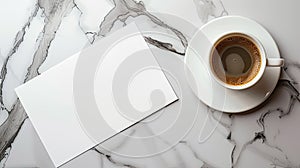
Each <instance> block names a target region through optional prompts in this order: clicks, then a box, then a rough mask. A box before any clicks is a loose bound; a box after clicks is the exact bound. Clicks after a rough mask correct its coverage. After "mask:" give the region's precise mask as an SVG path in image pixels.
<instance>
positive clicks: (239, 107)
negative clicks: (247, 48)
mask: <svg viewBox="0 0 300 168" xmlns="http://www.w3.org/2000/svg"><path fill="white" fill-rule="evenodd" d="M227 32H248V33H250V34H252V35H254V36H256V37H257V39H258V40H259V41H260V42H261V43H262V45H263V46H264V48H265V52H266V55H267V58H279V57H280V54H279V50H278V48H277V46H276V43H275V41H274V40H273V38H272V37H271V35H270V34H269V33H268V32H267V30H265V29H264V28H263V27H262V26H261V25H259V24H258V23H257V22H255V21H253V20H250V19H248V18H244V17H240V16H225V17H221V18H217V19H214V20H212V21H210V22H208V23H207V24H205V25H204V26H202V27H201V28H200V29H199V31H198V32H197V33H196V34H195V35H194V37H193V38H192V39H191V41H190V43H189V47H188V48H187V50H186V54H185V64H186V76H187V79H188V82H189V84H190V86H191V88H192V90H193V92H194V93H195V94H196V96H197V97H198V98H199V99H200V100H201V101H202V102H204V103H205V104H207V105H208V106H210V107H212V108H214V109H216V110H219V111H223V112H227V113H240V112H245V111H248V110H250V109H253V108H255V107H257V106H258V105H259V104H261V103H262V102H264V101H265V100H266V99H267V98H268V97H269V96H270V94H271V93H272V91H273V90H274V88H275V87H276V84H277V82H278V79H279V76H280V67H266V70H265V72H264V74H263V76H262V78H261V79H260V81H259V82H258V83H257V84H255V85H254V86H252V87H251V88H248V89H245V90H239V91H237V90H231V89H227V88H224V87H223V86H221V85H220V84H218V83H217V81H215V80H214V79H213V77H212V76H211V75H210V71H209V69H208V68H209V58H208V57H209V49H210V47H211V46H212V44H213V43H214V42H215V41H216V40H217V39H218V38H219V37H220V36H222V35H223V34H224V33H227Z"/></svg>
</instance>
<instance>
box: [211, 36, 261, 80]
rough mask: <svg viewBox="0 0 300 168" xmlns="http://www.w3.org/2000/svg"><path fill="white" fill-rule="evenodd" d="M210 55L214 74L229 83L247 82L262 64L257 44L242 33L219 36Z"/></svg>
mask: <svg viewBox="0 0 300 168" xmlns="http://www.w3.org/2000/svg"><path fill="white" fill-rule="evenodd" d="M210 56H211V60H210V62H211V67H212V69H213V71H214V73H215V75H216V76H217V77H218V78H219V79H220V80H221V81H223V82H225V83H227V84H229V85H244V84H247V83H248V82H250V81H251V80H252V79H254V78H255V76H256V75H257V74H258V72H259V70H260V67H261V64H262V63H261V52H260V49H259V47H258V45H257V44H256V42H254V41H253V40H252V38H251V37H249V36H247V35H245V34H242V33H231V34H227V35H225V36H223V37H221V38H220V39H219V40H218V41H217V42H216V43H215V45H214V46H213V49H212V51H211V55H210Z"/></svg>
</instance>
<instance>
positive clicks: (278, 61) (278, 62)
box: [267, 58, 284, 67]
mask: <svg viewBox="0 0 300 168" xmlns="http://www.w3.org/2000/svg"><path fill="white" fill-rule="evenodd" d="M283 65H284V59H282V58H268V59H267V66H269V67H283Z"/></svg>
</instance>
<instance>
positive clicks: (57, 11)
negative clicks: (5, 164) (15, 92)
mask: <svg viewBox="0 0 300 168" xmlns="http://www.w3.org/2000/svg"><path fill="white" fill-rule="evenodd" d="M73 7H74V5H73V3H72V1H42V0H41V1H39V2H38V3H37V5H36V8H35V9H34V12H33V13H32V15H31V16H30V17H29V19H28V22H26V23H25V25H24V26H23V28H22V29H21V30H20V31H19V32H18V33H17V35H16V38H15V39H16V40H15V44H14V46H13V48H12V50H11V52H10V54H9V55H8V57H7V61H5V63H4V65H3V67H2V71H1V78H2V81H1V88H0V89H1V90H2V89H3V84H4V82H5V76H6V73H7V71H6V69H7V67H6V66H7V63H8V62H9V58H10V57H12V56H13V54H14V53H15V52H16V51H17V49H18V47H19V46H20V45H21V44H22V41H23V37H24V35H25V33H26V31H25V30H26V28H28V27H29V25H30V22H31V21H32V18H33V17H35V16H36V13H37V11H38V9H39V8H41V9H42V10H43V12H44V14H45V16H46V19H45V26H44V29H43V32H41V36H40V39H39V42H40V44H39V47H38V48H37V50H36V51H35V53H34V59H33V61H32V64H31V65H30V66H29V67H28V69H27V74H26V77H25V80H24V82H27V81H28V80H30V79H32V78H33V77H35V76H37V75H38V74H39V72H38V69H39V67H40V66H41V65H42V63H43V62H44V61H45V59H46V57H47V53H48V49H49V47H50V44H51V41H52V40H53V39H54V37H55V33H56V31H57V29H58V27H59V25H60V22H61V19H62V17H64V15H65V14H66V13H67V12H68V11H69V10H70V9H72V8H73ZM2 95H3V94H2V92H1V101H2ZM1 103H2V102H1ZM26 118H27V115H26V113H25V110H24V108H23V107H22V105H21V103H20V101H19V100H18V99H17V100H16V102H15V103H14V104H13V106H12V109H11V110H9V116H8V118H7V120H6V121H5V122H4V123H3V125H1V127H0V160H2V159H3V158H4V157H5V156H6V154H5V152H6V150H7V149H8V148H10V147H11V144H12V143H13V141H14V139H15V137H16V136H17V134H18V132H19V130H20V128H21V126H22V124H23V123H24V121H25V119H26Z"/></svg>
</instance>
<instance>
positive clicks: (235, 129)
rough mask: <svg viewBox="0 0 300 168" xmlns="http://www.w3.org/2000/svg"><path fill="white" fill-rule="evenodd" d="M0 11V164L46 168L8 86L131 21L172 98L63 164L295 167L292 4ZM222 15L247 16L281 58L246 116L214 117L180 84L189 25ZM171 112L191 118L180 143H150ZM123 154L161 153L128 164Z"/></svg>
mask: <svg viewBox="0 0 300 168" xmlns="http://www.w3.org/2000/svg"><path fill="white" fill-rule="evenodd" d="M0 4H1V6H0V23H1V24H2V26H1V30H0V36H1V39H0V64H1V66H2V67H1V74H0V82H1V83H0V106H1V111H0V159H1V164H0V165H1V166H2V167H53V165H52V163H51V161H50V159H49V157H48V155H47V152H46V151H45V149H44V147H43V145H42V144H41V142H40V140H39V138H38V136H37V134H36V132H35V131H34V129H33V127H32V125H31V123H30V120H29V119H28V118H27V116H26V113H25V111H24V109H23V108H22V105H21V104H20V102H19V100H18V99H17V97H16V95H15V93H14V88H15V87H17V86H19V85H21V84H22V83H24V82H27V81H28V80H30V79H32V78H34V77H35V76H37V75H39V74H40V73H43V72H44V71H45V70H47V69H49V68H50V67H52V66H54V65H56V64H57V63H59V62H61V61H62V60H64V59H66V58H68V57H69V56H71V55H72V54H74V53H76V52H79V51H80V50H81V49H83V48H84V47H85V46H87V45H92V44H93V42H94V41H95V40H98V39H101V38H102V37H105V36H107V35H109V34H110V33H112V32H113V31H114V30H117V29H118V28H120V27H122V26H124V25H126V24H128V23H130V22H132V21H136V22H137V23H138V25H139V26H140V28H141V29H142V30H143V31H144V37H145V40H146V42H147V43H149V46H150V47H151V49H152V50H153V53H154V55H155V57H156V58H157V60H158V62H159V63H160V65H161V66H162V68H163V69H167V70H168V71H169V72H170V75H168V74H166V75H167V77H168V79H169V80H170V82H171V84H172V86H175V88H174V89H175V91H176V92H177V93H180V95H181V97H180V99H181V101H178V102H176V103H174V104H172V105H171V106H168V107H167V108H165V109H164V110H162V111H160V112H158V113H157V114H155V115H154V116H152V119H153V120H151V118H150V119H149V121H147V120H146V121H143V122H140V123H138V124H137V125H135V126H133V127H132V128H129V129H128V130H126V131H125V132H124V133H123V134H119V135H117V136H115V137H113V138H112V139H111V140H109V141H107V142H105V143H104V144H101V145H99V146H98V147H95V148H93V149H91V150H89V151H88V152H86V153H84V154H82V155H80V156H79V157H77V158H75V159H74V160H72V161H70V162H68V163H67V164H65V165H63V166H62V167H65V168H67V167H105V168H111V167H112V168H119V167H129V168H140V167H141V168H150V167H156V168H159V167H161V168H165V167H173V168H174V167H180V168H182V167H186V168H195V167H203V168H206V167H222V168H223V167H242V168H244V167H245V168H248V167H249V168H250V167H270V168H274V167H276V168H280V167H300V145H299V143H298V142H299V141H300V133H299V130H298V128H299V126H300V122H299V121H300V113H299V110H300V97H299V89H300V87H299V81H300V77H299V75H297V74H298V73H299V71H300V61H299V53H298V52H297V51H298V49H299V42H298V39H300V33H299V30H300V22H299V19H298V16H299V15H300V11H299V6H300V1H298V0H290V1H276V2H275V1H271V0H264V1H259V0H252V1H249V0H240V1H230V0H176V1H174V0H163V1H159V0H143V1H137V0H73V1H72V0H38V1H35V0H22V1H17V0H10V1H4V0H1V1H0ZM225 15H241V16H246V17H249V18H252V19H254V20H256V21H257V22H259V23H260V24H262V25H263V26H264V27H265V28H266V29H267V30H268V31H269V32H270V33H271V34H272V36H273V37H274V39H275V40H276V42H277V44H278V46H279V49H280V52H281V56H282V57H283V58H285V59H286V65H285V67H284V68H283V70H282V75H281V79H280V81H279V82H278V85H277V87H276V89H275V91H274V93H273V94H272V95H271V97H270V98H269V100H268V101H267V102H265V103H264V104H263V106H261V107H260V108H258V109H256V110H254V111H253V112H252V113H248V114H234V115H231V114H222V113H220V112H218V111H214V110H212V109H210V108H209V107H206V106H205V105H204V104H202V103H200V102H199V101H198V100H197V99H196V98H195V97H194V95H193V94H192V93H191V91H190V89H189V88H188V85H187V83H186V82H185V80H184V69H183V58H184V53H185V50H186V47H187V46H188V42H189V40H190V39H191V37H192V36H193V34H194V33H195V31H196V30H197V28H199V27H200V26H202V25H203V24H205V23H206V22H208V21H209V20H211V19H214V18H216V17H222V16H225ZM166 34H168V35H166ZM173 77H175V78H176V80H175V79H173ZM178 108H182V112H184V113H186V114H189V115H186V116H185V117H184V116H183V117H182V119H183V120H185V119H191V118H189V117H190V116H193V114H195V113H197V115H195V116H194V120H191V123H192V125H191V127H190V129H189V130H188V132H187V134H186V135H185V136H184V137H182V138H181V139H180V140H178V139H176V138H175V139H172V137H165V136H157V134H158V133H159V132H160V131H161V129H158V128H161V127H164V124H165V123H166V121H168V119H169V118H170V117H174V115H175V114H177V113H179V111H178ZM174 113H175V114H174ZM156 116H157V118H158V119H156V118H155V117H156ZM187 116H189V117H187ZM219 120H220V121H219ZM150 121H151V122H150ZM218 121H219V122H218ZM203 123H208V124H206V125H205V126H203ZM216 123H217V124H216ZM54 124H55V123H54ZM203 130H204V131H203ZM205 130H213V131H208V132H206V131H205ZM152 135H156V136H155V137H154V138H151V140H147V141H143V140H140V139H139V138H137V140H132V138H131V137H145V136H152ZM201 136H203V137H201ZM128 137H129V138H128ZM58 138H59V137H58ZM201 138H202V139H201ZM169 147H171V148H169ZM108 149H109V150H108ZM163 149H167V150H163ZM136 150H137V151H136ZM128 151H136V152H137V153H144V154H149V153H155V152H157V151H163V152H159V153H156V154H155V155H149V156H147V157H146V156H145V157H129V156H126V154H128ZM129 154H130V153H129Z"/></svg>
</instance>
